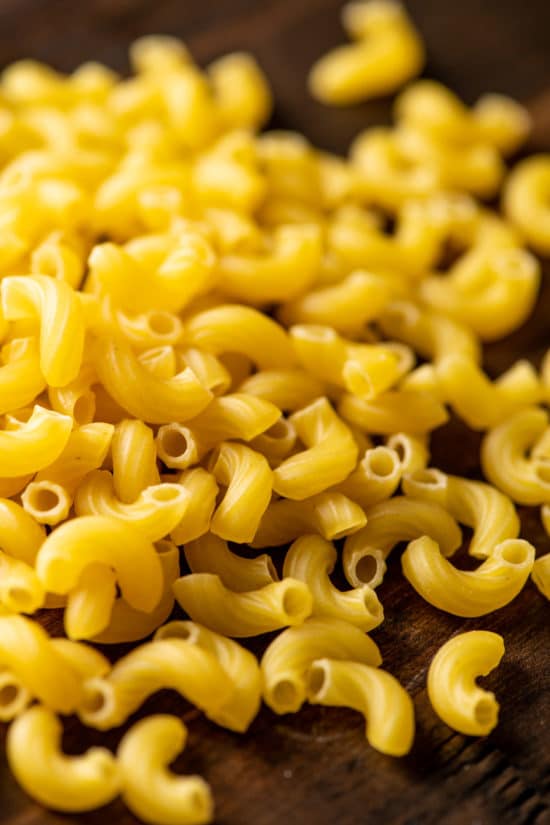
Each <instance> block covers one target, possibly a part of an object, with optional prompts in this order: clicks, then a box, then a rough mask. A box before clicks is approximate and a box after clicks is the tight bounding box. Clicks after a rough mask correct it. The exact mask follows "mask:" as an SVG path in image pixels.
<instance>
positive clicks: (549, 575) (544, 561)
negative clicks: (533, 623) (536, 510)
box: [531, 507, 550, 600]
mask: <svg viewBox="0 0 550 825" xmlns="http://www.w3.org/2000/svg"><path fill="white" fill-rule="evenodd" d="M542 522H543V524H544V529H545V530H546V532H547V533H548V534H549V535H550V511H549V510H548V508H547V507H543V508H542ZM531 578H532V579H533V581H534V582H535V584H536V586H537V587H538V589H539V590H540V592H541V593H542V595H543V596H546V598H547V599H549V600H550V553H546V554H545V555H544V556H540V557H539V558H538V559H536V560H535V563H534V565H533V570H532V572H531Z"/></svg>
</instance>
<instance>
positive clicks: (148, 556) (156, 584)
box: [36, 516, 162, 612]
mask: <svg viewBox="0 0 550 825" xmlns="http://www.w3.org/2000/svg"><path fill="white" fill-rule="evenodd" d="M91 564H100V565H103V566H105V567H109V568H112V569H113V570H114V571H115V572H116V578H117V583H118V586H119V587H120V590H121V592H122V595H123V596H124V598H125V599H126V601H127V602H128V603H129V604H130V605H131V606H132V607H134V608H136V609H137V610H142V611H144V612H148V611H151V610H153V609H154V608H155V607H156V605H157V604H158V603H159V600H160V597H161V593H162V566H161V563H160V560H159V557H158V554H157V552H156V550H155V547H154V545H153V544H152V543H151V542H150V541H149V540H147V539H146V538H145V537H144V536H143V535H142V534H141V533H139V532H138V530H136V528H135V527H133V526H131V525H130V524H127V523H124V522H122V521H119V520H118V519H114V518H109V517H107V516H81V517H80V518H74V519H72V520H71V521H68V522H66V523H65V524H62V525H61V526H60V527H57V529H56V530H54V531H53V532H52V533H50V535H49V536H48V538H47V539H46V540H45V542H44V543H43V545H42V547H41V548H40V550H39V552H38V555H37V557H36V572H37V573H38V576H39V578H40V580H41V581H42V583H43V585H44V587H45V589H46V590H48V591H49V592H50V593H59V594H60V595H66V594H68V593H70V592H71V590H73V588H75V587H76V586H77V585H78V582H79V579H80V577H81V575H82V573H83V572H84V571H85V570H86V568H87V567H88V566H89V565H91Z"/></svg>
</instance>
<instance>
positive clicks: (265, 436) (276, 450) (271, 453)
mask: <svg viewBox="0 0 550 825" xmlns="http://www.w3.org/2000/svg"><path fill="white" fill-rule="evenodd" d="M296 438H297V436H296V430H295V429H294V425H293V424H291V422H290V421H288V420H287V419H286V418H284V416H281V417H280V418H278V419H277V421H276V422H275V423H274V424H272V425H271V427H268V429H267V430H265V431H264V432H263V433H260V435H257V436H256V438H253V439H252V441H251V442H250V446H251V447H252V448H253V449H254V450H256V451H257V452H259V453H261V454H262V455H263V456H265V457H266V458H267V460H268V462H269V465H270V466H271V467H276V466H277V465H278V464H280V463H281V461H282V460H283V459H284V458H287V457H288V456H289V455H290V453H291V452H292V450H293V449H294V446H295V445H296Z"/></svg>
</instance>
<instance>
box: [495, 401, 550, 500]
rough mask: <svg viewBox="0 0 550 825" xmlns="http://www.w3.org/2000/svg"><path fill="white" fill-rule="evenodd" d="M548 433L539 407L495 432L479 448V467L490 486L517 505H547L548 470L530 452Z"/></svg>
mask: <svg viewBox="0 0 550 825" xmlns="http://www.w3.org/2000/svg"><path fill="white" fill-rule="evenodd" d="M547 429H548V414H547V412H546V411H545V410H543V409H542V408H541V407H527V408H526V409H525V410H520V411H518V412H516V413H515V414H514V415H512V416H510V418H508V419H507V420H505V421H503V422H502V423H501V424H499V425H498V426H497V427H495V428H494V429H491V430H489V432H488V433H487V434H486V436H485V438H484V439H483V442H482V444H481V466H482V468H483V472H484V473H485V475H486V476H487V478H488V479H489V481H490V482H491V484H494V485H495V486H496V487H498V488H499V489H500V490H502V491H503V493H505V494H506V495H508V496H510V498H511V499H513V500H514V501H516V502H517V503H518V504H529V505H531V506H533V505H537V504H543V503H545V502H550V468H549V466H548V462H547V461H545V460H544V457H542V458H541V457H537V456H536V455H535V454H534V452H535V451H534V450H532V452H531V455H530V456H529V455H528V453H529V450H530V448H533V447H535V445H536V443H537V442H538V441H539V440H540V439H541V438H542V437H543V436H544V433H545V432H546V431H547Z"/></svg>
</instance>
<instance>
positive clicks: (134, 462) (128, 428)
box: [111, 418, 160, 504]
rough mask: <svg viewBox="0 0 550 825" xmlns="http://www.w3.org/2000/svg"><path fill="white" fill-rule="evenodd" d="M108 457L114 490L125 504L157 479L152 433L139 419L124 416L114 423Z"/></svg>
mask: <svg viewBox="0 0 550 825" xmlns="http://www.w3.org/2000/svg"><path fill="white" fill-rule="evenodd" d="M111 458H112V462H113V485H114V488H115V493H116V495H117V497H118V498H119V499H120V501H122V502H124V503H125V504H130V503H131V502H132V501H135V500H136V499H137V498H138V496H139V494H140V493H141V492H143V490H145V489H146V488H147V487H151V486H152V485H154V484H158V483H159V482H160V478H159V471H158V467H157V451H156V449H155V436H154V433H153V431H152V429H151V428H150V427H148V426H147V424H144V422H143V421H140V420H139V419H131V418H127V419H125V420H124V421H120V422H119V423H118V424H117V425H116V426H115V428H114V433H113V441H112V445H111Z"/></svg>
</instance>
